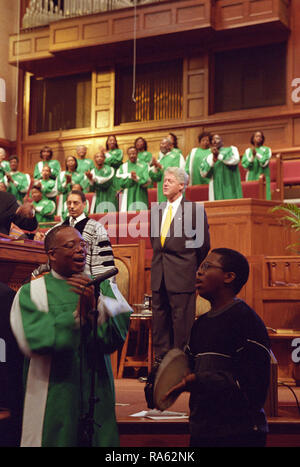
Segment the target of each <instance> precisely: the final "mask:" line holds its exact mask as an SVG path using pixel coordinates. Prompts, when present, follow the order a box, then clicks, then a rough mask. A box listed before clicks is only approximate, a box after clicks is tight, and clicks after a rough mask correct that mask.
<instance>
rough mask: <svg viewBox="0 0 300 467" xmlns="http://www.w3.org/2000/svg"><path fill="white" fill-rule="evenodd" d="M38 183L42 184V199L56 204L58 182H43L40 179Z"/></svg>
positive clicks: (49, 180)
mask: <svg viewBox="0 0 300 467" xmlns="http://www.w3.org/2000/svg"><path fill="white" fill-rule="evenodd" d="M39 181H40V182H41V184H42V193H43V195H44V197H46V198H49V199H51V200H52V201H54V202H55V204H56V197H57V195H58V180H57V179H56V180H52V179H51V178H49V179H48V180H44V179H43V178H41V179H40V180H39Z"/></svg>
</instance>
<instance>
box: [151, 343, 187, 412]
mask: <svg viewBox="0 0 300 467" xmlns="http://www.w3.org/2000/svg"><path fill="white" fill-rule="evenodd" d="M188 373H190V369H189V359H188V356H187V355H186V354H185V353H184V352H183V351H182V350H180V349H172V350H170V351H169V352H168V353H167V354H166V355H165V356H164V358H163V360H162V361H161V363H160V365H159V367H158V368H157V369H155V371H154V372H152V373H151V374H150V375H149V377H148V381H147V384H146V387H145V395H146V400H147V403H148V407H149V408H151V409H153V408H156V409H158V410H161V411H164V410H166V409H168V408H169V407H170V406H171V405H172V404H174V402H175V400H176V399H177V397H178V396H176V395H175V396H174V395H172V396H169V397H168V398H167V399H164V400H163V397H164V396H165V394H166V393H167V392H168V391H169V390H170V389H171V388H172V387H173V386H175V385H176V384H178V383H180V381H181V380H182V379H183V378H184V377H185V376H186V375H187V374H188Z"/></svg>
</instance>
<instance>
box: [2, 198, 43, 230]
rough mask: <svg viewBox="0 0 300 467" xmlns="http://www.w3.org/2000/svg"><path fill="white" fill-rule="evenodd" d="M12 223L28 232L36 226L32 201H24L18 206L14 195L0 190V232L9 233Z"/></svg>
mask: <svg viewBox="0 0 300 467" xmlns="http://www.w3.org/2000/svg"><path fill="white" fill-rule="evenodd" d="M12 223H14V224H16V225H17V226H18V227H20V229H22V230H29V231H30V232H32V231H34V230H35V229H36V228H37V227H38V223H37V220H36V218H35V213H34V209H33V206H32V203H30V202H29V201H24V203H23V204H22V205H21V206H20V205H19V204H18V202H17V200H16V197H15V196H14V195H12V194H11V193H7V192H5V191H0V234H1V233H3V234H5V235H9V232H10V226H11V224H12Z"/></svg>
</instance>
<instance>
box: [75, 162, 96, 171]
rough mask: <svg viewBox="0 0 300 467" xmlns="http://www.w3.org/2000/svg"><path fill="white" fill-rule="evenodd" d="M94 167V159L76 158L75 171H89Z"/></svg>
mask: <svg viewBox="0 0 300 467" xmlns="http://www.w3.org/2000/svg"><path fill="white" fill-rule="evenodd" d="M94 167H95V164H94V161H92V159H89V158H86V159H77V172H82V173H85V172H89V171H90V170H92V169H93V168H94Z"/></svg>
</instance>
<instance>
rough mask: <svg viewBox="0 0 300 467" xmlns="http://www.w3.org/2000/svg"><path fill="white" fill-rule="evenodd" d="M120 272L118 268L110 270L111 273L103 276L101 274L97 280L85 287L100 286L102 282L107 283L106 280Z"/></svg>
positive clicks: (108, 272)
mask: <svg viewBox="0 0 300 467" xmlns="http://www.w3.org/2000/svg"><path fill="white" fill-rule="evenodd" d="M118 272H119V270H118V269H117V268H113V269H110V270H109V271H106V272H103V273H102V274H99V276H97V277H95V279H93V280H91V281H90V282H88V283H87V284H86V285H85V287H89V286H90V285H96V284H100V283H101V282H103V281H105V280H106V279H109V278H110V277H113V276H115V275H116V274H118Z"/></svg>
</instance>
